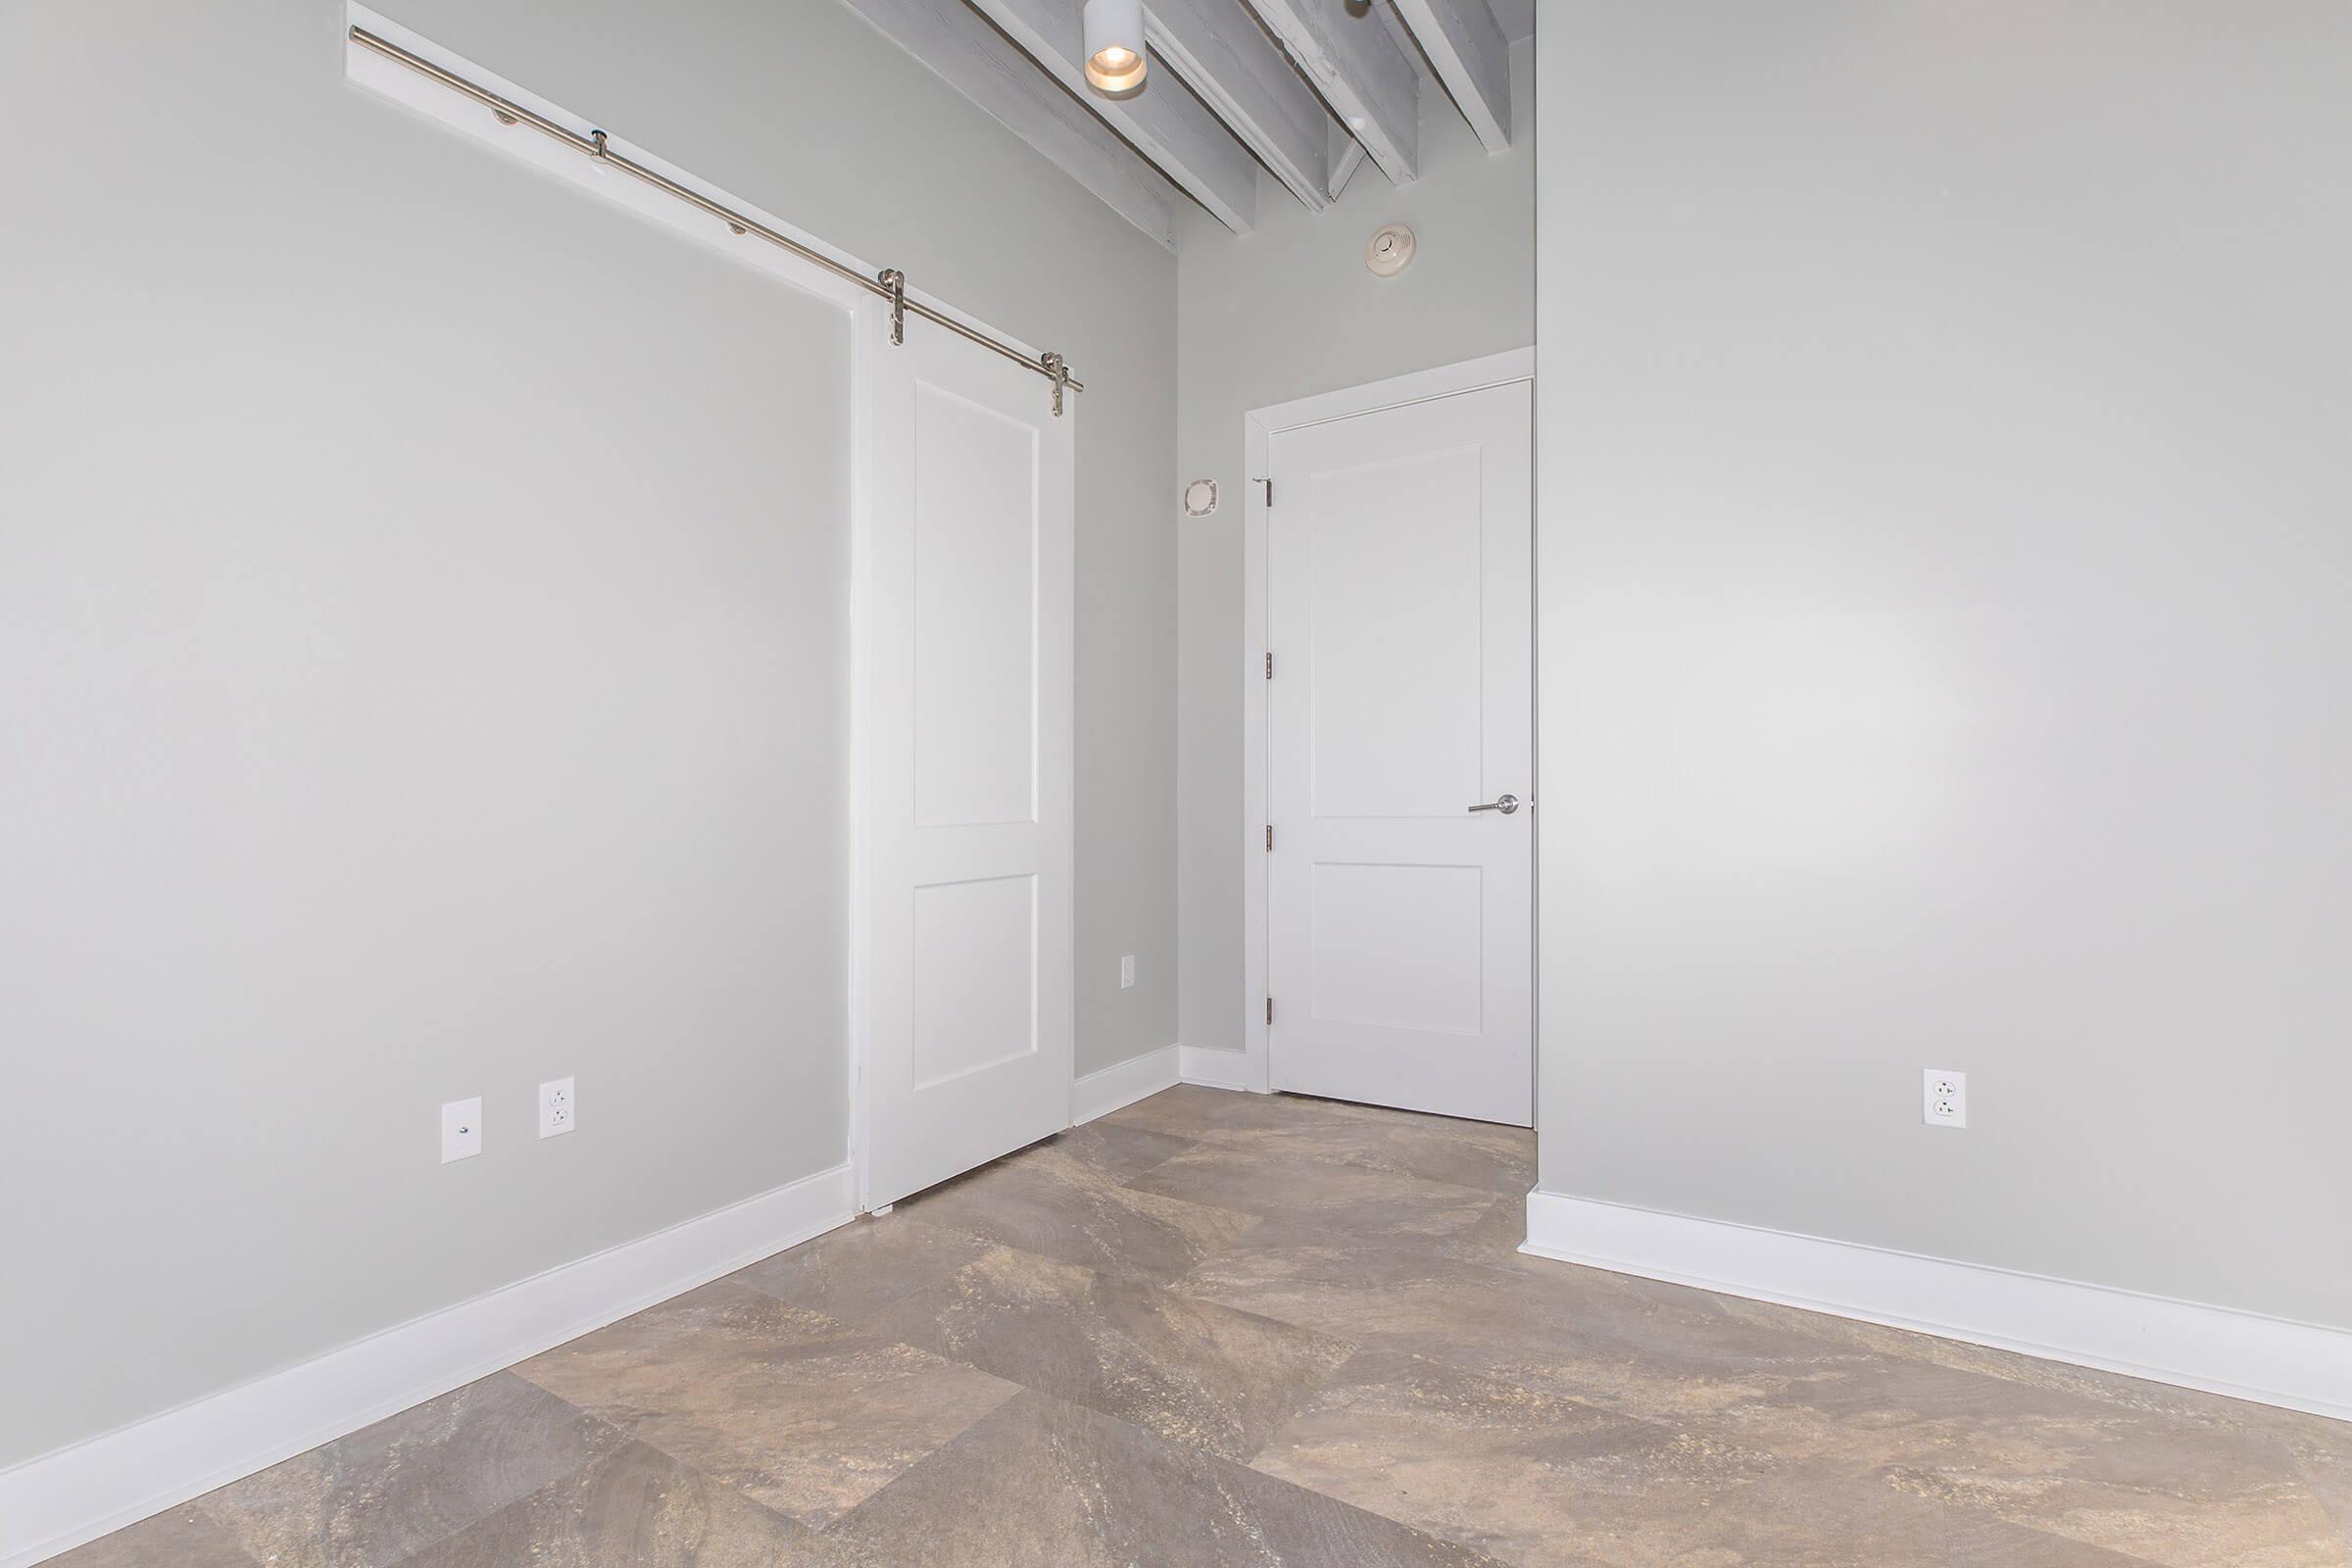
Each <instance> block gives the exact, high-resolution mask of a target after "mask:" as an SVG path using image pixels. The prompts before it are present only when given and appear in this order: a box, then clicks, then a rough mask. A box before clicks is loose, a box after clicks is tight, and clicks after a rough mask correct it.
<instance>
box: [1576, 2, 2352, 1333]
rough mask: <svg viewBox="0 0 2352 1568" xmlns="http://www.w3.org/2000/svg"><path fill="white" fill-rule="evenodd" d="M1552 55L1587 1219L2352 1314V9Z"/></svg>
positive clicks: (1818, 16) (1934, 9)
mask: <svg viewBox="0 0 2352 1568" xmlns="http://www.w3.org/2000/svg"><path fill="white" fill-rule="evenodd" d="M1539 44H1540V47H1541V49H1542V51H1543V58H1542V61H1541V68H1540V69H1541V73H1542V77H1543V83H1544V103H1545V114H1544V123H1543V130H1542V146H1541V149H1540V152H1541V164H1542V169H1543V177H1542V182H1541V198H1540V205H1541V213H1542V216H1541V248H1542V255H1543V270H1542V278H1541V282H1540V292H1541V296H1542V302H1543V316H1542V322H1541V326H1542V345H1543V346H1542V367H1541V369H1540V371H1539V381H1538V386H1539V389H1540V396H1539V404H1540V443H1539V460H1538V461H1539V469H1540V483H1541V502H1540V518H1541V520H1540V525H1539V526H1540V539H1539V555H1540V559H1541V561H1542V637H1543V655H1542V674H1543V683H1544V688H1543V689H1544V695H1543V699H1542V719H1543V737H1544V758H1543V763H1544V768H1543V786H1542V789H1543V801H1544V844H1545V855H1544V873H1543V930H1544V939H1543V982H1544V1035H1543V1055H1542V1084H1543V1099H1542V1106H1541V1119H1540V1127H1541V1131H1542V1184H1543V1186H1544V1187H1545V1188H1547V1189H1550V1190H1553V1191H1557V1192H1563V1193H1571V1194H1579V1195H1585V1196H1590V1197H1594V1198H1600V1199H1608V1200H1616V1201H1624V1202H1629V1203H1635V1204H1642V1205H1647V1206H1650V1207H1655V1208H1660V1209H1666V1210H1672V1211H1678V1212H1684V1213H1691V1214H1698V1215H1705V1216H1710V1217H1716V1218H1723V1219H1730V1220H1737V1221H1742V1222H1746V1223H1749V1224H1754V1225H1760V1226H1767V1227H1774V1228H1780V1229H1786V1230H1792V1231H1801V1232H1810V1233H1814V1234H1818V1235H1823V1236H1832V1237H1838V1238H1844V1239H1848V1240H1852V1241H1857V1242H1864V1243H1873V1244H1879V1245H1884V1246H1888V1247H1895V1248H1903V1249H1908V1250H1915V1251H1920V1252H1927V1253H1932V1254H1938V1255H1942V1256H1947V1257H1954V1258H1962V1259H1969V1260H1975V1261H1980V1262H1985V1263H1992V1264H1999V1265H2003V1266H2007V1267H2011V1268H2016V1269H2024V1270H2032V1271H2035V1272H2040V1273H2046V1274H2052V1275H2059V1276H2064V1277H2068V1278H2073V1279H2084V1280H2092V1281H2098V1282H2102V1283H2106V1284H2110V1285H2116V1286H2125V1287H2131V1288H2134V1289H2139V1290H2144V1291H2150V1292H2156V1293H2160V1294H2164V1295H2169V1296H2178V1297H2186V1298H2192V1299H2202V1300H2208V1301H2215V1302H2220V1303H2223V1304H2228V1305H2234V1306H2241V1307H2247V1308H2255V1309H2260V1310H2263V1311H2267V1312H2272V1313H2276V1314H2280V1315H2285V1316H2289V1317H2296V1318H2304V1319H2309V1320H2313V1321H2317V1322H2322V1323H2328V1324H2335V1325H2339V1326H2352V1250H2347V1249H2346V1248H2344V1247H2343V1246H2341V1245H2339V1242H2340V1237H2341V1234H2342V1229H2343V1212H2344V1195H2345V1193H2346V1191H2347V1188H2348V1186H2352V1161H2347V1159H2346V1156H2345V1153H2344V1150H2345V1148H2346V1143H2345V1138H2344V1135H2343V1127H2342V1122H2343V1117H2342V1115H2341V1111H2340V1107H2341V1106H2342V1105H2343V1104H2344V1103H2346V1102H2347V1101H2352V1050H2347V1049H2346V1042H2347V1040H2352V963H2348V962H2346V958H2345V950H2346V944H2347V939H2348V938H2352V812H2348V811H2347V810H2346V809H2345V801H2346V797H2347V791H2348V788H2352V703H2347V702H2346V701H2345V699H2344V691H2343V687H2344V676H2345V671H2346V670H2348V669H2352V615H2348V614H2347V613H2346V605H2347V602H2348V600H2347V590H2348V589H2352V528H2348V527H2347V517H2352V467H2348V466H2346V464H2345V463H2344V461H2343V448H2344V433H2345V431H2346V429H2347V428H2352V374H2348V372H2347V369H2346V367H2347V365H2352V313H2347V311H2346V309H2345V304H2344V300H2345V295H2344V279H2345V278H2346V277H2347V276H2352V185H2347V183H2346V181H2345V180H2344V178H2343V177H2342V176H2343V171H2344V170H2345V169H2346V167H2347V166H2352V96H2347V94H2346V92H2345V90H2344V83H2345V79H2346V69H2347V66H2348V65H2352V12H2348V11H2347V10H2346V9H2345V8H2343V7H2341V6H2323V5H2309V4H2290V3H2280V0H2261V3H2254V4H2248V5H2239V6H2231V7H2228V8H2222V9H2217V8H2212V7H2200V6H2150V5H2145V4H2138V3H2131V0H2066V3H2064V4H2055V5H2053V4H2049V3H2046V0H1987V3H1983V4H1977V5H1972V6H1951V5H1941V4H1921V3H1911V0H1892V3H1875V4H1870V5H1855V4H1844V3H1829V0H1798V3H1787V4H1779V5H1771V6H1744V5H1718V4H1690V3H1679V4H1663V5H1644V6H1631V5H1620V4H1595V3H1590V0H1575V3H1569V4H1562V5H1560V6H1559V7H1558V8H1556V9H1554V8H1552V7H1549V6H1546V8H1545V11H1544V30H1543V33H1542V35H1541V38H1540V40H1539ZM1931 1066H1933V1067H1949V1068H1958V1069H1961V1070H1964V1071H1966V1072H1967V1073H1968V1074H1969V1089H1970V1099H1971V1106H1970V1109H1971V1118H1972V1126H1971V1127H1970V1128H1969V1130H1968V1131H1966V1132H1951V1131H1944V1130H1931V1129H1928V1128H1926V1127H1923V1126H1922V1125H1921V1122H1920V1112H1919V1104H1920V1074H1921V1070H1922V1069H1923V1068H1925V1067H1931Z"/></svg>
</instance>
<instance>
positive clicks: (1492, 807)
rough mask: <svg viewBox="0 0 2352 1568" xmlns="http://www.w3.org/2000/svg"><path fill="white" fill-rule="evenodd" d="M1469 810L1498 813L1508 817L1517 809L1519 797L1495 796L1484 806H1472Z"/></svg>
mask: <svg viewBox="0 0 2352 1568" xmlns="http://www.w3.org/2000/svg"><path fill="white" fill-rule="evenodd" d="M1470 809H1472V810H1473V811H1500V812H1501V813H1502V814H1503V815H1505V816H1508V815H1510V814H1511V813H1512V812H1513V811H1516V810H1517V809H1519V797H1518V796H1516V795H1497V796H1495V799H1493V800H1491V801H1489V802H1488V803H1487V804H1486V805H1484V806H1473V807H1472V808H1470Z"/></svg>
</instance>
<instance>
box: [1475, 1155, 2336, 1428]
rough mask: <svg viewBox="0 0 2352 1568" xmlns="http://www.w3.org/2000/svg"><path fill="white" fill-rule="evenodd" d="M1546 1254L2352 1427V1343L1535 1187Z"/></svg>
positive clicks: (1539, 1238)
mask: <svg viewBox="0 0 2352 1568" xmlns="http://www.w3.org/2000/svg"><path fill="white" fill-rule="evenodd" d="M1520 1250H1521V1251H1523V1252H1529V1253H1532V1254H1534V1255H1535V1256H1538V1257H1552V1258H1558V1259H1560V1260H1562V1261H1563V1262H1569V1263H1584V1264H1589V1265H1591V1266H1592V1267H1594V1268H1605V1269H1610V1270H1612V1271H1614V1272H1616V1273H1620V1274H1639V1275H1642V1276H1643V1277H1644V1278H1647V1279H1654V1280H1667V1281H1670V1282H1672V1283H1674V1284H1677V1285H1692V1286H1696V1287H1698V1288H1699V1289H1700V1290H1706V1291H1715V1292H1718V1293H1721V1294H1723V1295H1728V1296H1744V1297H1749V1298H1752V1299H1756V1300H1759V1301H1777V1302H1780V1303H1782V1304H1783V1305H1786V1306H1796V1307H1803V1308H1806V1309H1808V1310H1810V1311H1815V1312H1828V1313H1832V1314H1834V1315H1836V1316H1838V1317H1848V1318H1857V1319H1859V1320H1861V1321H1862V1322H1865V1323H1883V1324H1886V1325H1887V1326H1889V1327H1891V1328H1898V1329H1914V1330H1917V1331H1919V1332H1920V1333H1923V1334H1936V1335H1941V1336H1942V1337H1944V1338H1945V1339H1952V1340H1966V1341H1968V1342H1969V1343H1971V1344H1974V1345H1987V1346H1991V1347H1993V1348H1996V1349H2003V1350H2016V1351H2020V1352H2022V1353H2023V1354H2026V1355H2034V1356H2041V1357H2043V1358H2045V1359H2047V1360H2052V1361H2066V1362H2071V1363H2073V1364H2074V1365H2077V1366H2087V1367H2095V1368H2098V1369H2099V1370H2101V1371H2106V1372H2120V1373H2123V1374H2125V1375H2127V1376H2129V1377H2135V1378H2147V1379H2149V1380H2151V1381H2153V1382H2157V1383H2170V1384H2175V1385H2177V1386H2179V1387H2180V1388H2185V1389H2201V1390H2203V1391H2205V1392H2206V1393H2209V1394H2222V1395H2228V1396H2229V1397H2232V1398H2238V1399H2252V1400H2255V1401H2257V1402H2259V1403H2263V1404H2276V1405H2282V1406H2284V1407H2285V1408H2287V1409H2290V1410H2308V1411H2310V1412H2312V1413H2313V1414H2315V1415H2326V1416H2333V1417H2335V1418H2337V1419H2339V1420H2352V1333H2347V1332H2345V1331H2344V1330H2341V1329H2331V1328H2323V1327H2321V1326H2319V1325H2317V1324H2311V1323H2296V1322H2290V1321H2288V1320H2286V1319H2284V1318H2275V1317H2265V1316H2263V1315H2262V1314H2260V1313H2256V1312H2246V1311H2240V1310H2238V1309H2236V1308H2234V1307H2225V1306H2206V1305H2203V1304H2201V1303H2199V1302H2194V1301H2180V1300H2175V1299H2170V1298H2167V1297H2161V1296H2143V1295H2140V1294H2138V1293H2137V1292H2133V1291H2123V1290H2116V1289H2114V1288H2112V1287H2109V1286H2104V1285H2085V1284H2082V1283H2079V1282H2077V1281H2074V1280H2061V1279H2052V1278H2049V1277H2048V1276H2046V1275H2040V1274H2020V1273H2015V1272H2012V1271H2010V1270H2008V1269H2000V1268H1991V1267H1987V1266H1985V1265H1984V1264H1979V1263H1959V1262H1954V1261H1952V1260H1950V1259H1948V1258H1940V1257H1925V1256H1922V1255H1920V1254H1918V1253H1916V1252H1896V1251H1890V1250H1886V1249H1884V1248H1877V1247H1863V1246H1859V1245H1857V1244H1854V1243H1851V1242H1834V1241H1828V1240H1825V1239H1823V1238H1821V1237H1817V1236H1798V1235H1793V1234H1790V1233H1789V1232H1786V1231H1769V1230H1759V1229H1757V1228H1756V1227H1754V1226H1749V1225H1740V1224H1734V1223H1732V1222H1730V1221H1726V1220H1712V1219H1693V1218H1691V1217H1690V1216H1689V1215H1684V1214H1666V1213H1661V1212H1659V1211H1657V1210H1655V1209H1647V1208H1634V1207H1631V1206H1628V1205H1626V1204H1622V1203H1607V1202H1601V1201H1596V1200H1593V1199H1588V1198H1571V1197H1568V1196H1566V1195H1565V1194H1561V1193H1546V1192H1544V1191H1542V1190H1541V1189H1539V1190H1538V1191H1535V1192H1532V1193H1530V1194H1528V1195H1527V1245H1526V1246H1525V1247H1522V1248H1521V1249H1520Z"/></svg>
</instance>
